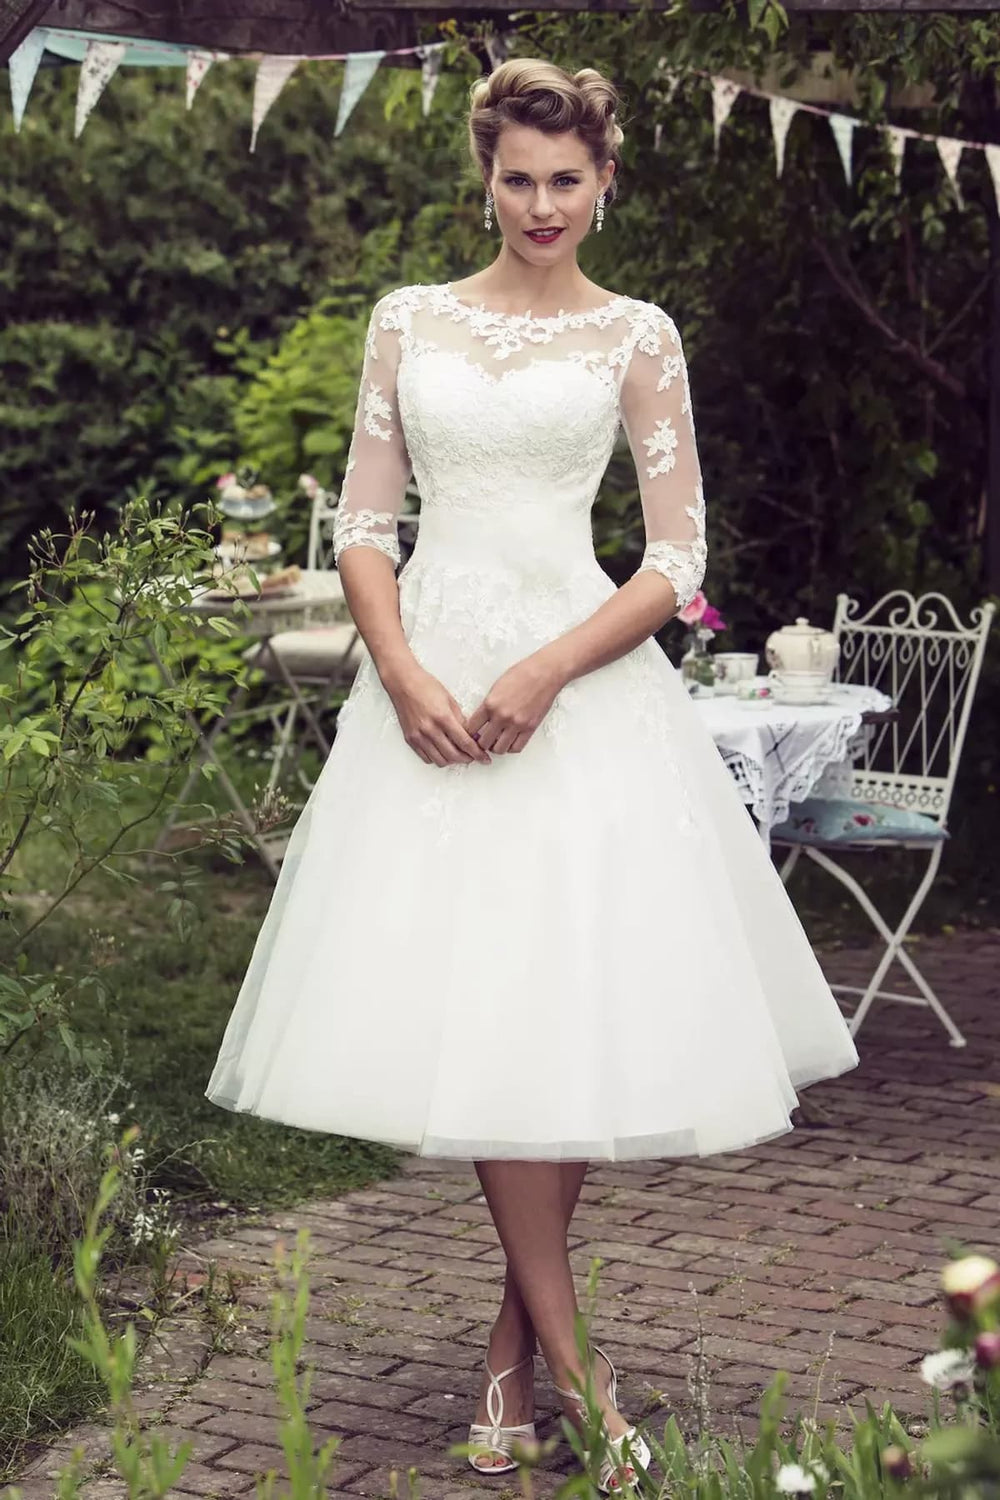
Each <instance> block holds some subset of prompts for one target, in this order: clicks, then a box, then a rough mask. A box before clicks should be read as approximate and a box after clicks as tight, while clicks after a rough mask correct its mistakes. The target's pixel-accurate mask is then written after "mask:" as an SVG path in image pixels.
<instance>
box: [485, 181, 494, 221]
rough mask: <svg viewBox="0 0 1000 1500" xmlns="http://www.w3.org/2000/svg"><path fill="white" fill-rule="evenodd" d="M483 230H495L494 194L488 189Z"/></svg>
mask: <svg viewBox="0 0 1000 1500" xmlns="http://www.w3.org/2000/svg"><path fill="white" fill-rule="evenodd" d="M483 228H484V229H492V228H493V194H492V193H491V192H490V190H489V188H487V189H486V204H485V209H484V212H483Z"/></svg>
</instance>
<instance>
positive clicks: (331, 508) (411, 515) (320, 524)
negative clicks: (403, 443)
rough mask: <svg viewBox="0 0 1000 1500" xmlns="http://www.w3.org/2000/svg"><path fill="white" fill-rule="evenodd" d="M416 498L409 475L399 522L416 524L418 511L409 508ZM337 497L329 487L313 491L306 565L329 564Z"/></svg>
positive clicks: (324, 566)
mask: <svg viewBox="0 0 1000 1500" xmlns="http://www.w3.org/2000/svg"><path fill="white" fill-rule="evenodd" d="M419 498H420V496H419V492H418V490H417V485H416V481H415V480H414V479H412V478H411V480H410V482H409V484H408V485H407V486H406V491H405V496H404V505H405V506H406V507H407V508H405V509H404V510H403V511H401V512H400V516H399V519H400V521H401V522H403V523H405V524H406V525H409V526H414V527H415V526H416V525H417V524H418V522H419V512H418V511H417V510H411V509H410V508H409V507H410V506H412V505H413V502H414V501H417V502H419ZM339 499H340V497H339V495H337V494H335V493H334V491H333V490H324V489H323V488H322V487H321V486H318V487H317V489H316V491H315V492H314V494H313V498H312V508H311V510H310V513H309V545H308V547H307V549H306V567H307V568H332V567H333V521H334V517H335V516H336V514H337V505H338V503H339Z"/></svg>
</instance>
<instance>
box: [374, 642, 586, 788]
mask: <svg viewBox="0 0 1000 1500" xmlns="http://www.w3.org/2000/svg"><path fill="white" fill-rule="evenodd" d="M562 686H563V682H562V679H561V678H560V677H559V675H558V673H557V672H556V671H555V670H554V668H553V667H552V666H551V665H549V664H548V663H547V662H546V661H544V660H543V658H541V657H540V656H538V655H535V656H528V657H525V658H524V660H523V661H519V662H515V664H514V665H513V666H512V667H508V669H507V671H506V672H504V673H503V674H502V675H501V676H500V677H498V678H497V680H496V682H495V683H494V684H493V686H492V687H491V688H490V690H489V692H488V693H487V694H486V697H485V698H484V699H483V701H482V702H481V703H480V704H479V706H478V708H476V709H474V710H473V712H472V713H471V714H470V715H469V716H468V718H466V717H465V715H464V714H463V713H462V709H461V706H460V704H459V703H458V702H457V701H456V700H455V698H453V697H452V695H451V693H449V691H448V689H447V688H446V687H445V685H444V683H442V682H440V681H439V680H438V678H436V677H435V676H434V675H433V673H431V672H428V671H426V670H425V668H423V667H420V666H418V667H415V668H414V669H413V670H412V671H411V672H410V673H408V675H407V677H406V678H405V680H404V681H403V682H402V683H401V684H400V685H399V686H398V687H396V688H395V689H394V691H393V692H392V701H393V706H394V707H395V709H396V714H397V716H398V718H399V723H400V727H401V728H402V731H403V738H404V739H405V740H406V743H407V744H408V745H409V746H410V748H411V749H412V750H414V751H415V752H416V753H417V755H419V756H420V758H421V760H423V761H426V762H427V763H428V765H436V766H447V765H456V764H464V763H465V762H467V761H472V760H478V761H479V762H481V763H482V764H485V765H489V763H490V753H489V752H490V751H492V752H493V753H494V754H496V755H504V754H507V753H508V752H510V753H511V754H517V752H518V751H520V750H523V749H524V747H525V745H526V744H527V743H528V741H529V740H530V739H531V736H532V735H533V734H534V732H535V730H536V729H537V728H538V726H539V724H540V723H541V722H542V720H543V719H544V717H545V715H546V714H547V713H548V711H549V709H550V708H551V707H552V704H553V702H554V700H555V697H556V694H557V693H558V692H559V689H560V688H561V687H562ZM473 735H478V739H474V738H473Z"/></svg>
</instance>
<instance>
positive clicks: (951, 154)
mask: <svg viewBox="0 0 1000 1500" xmlns="http://www.w3.org/2000/svg"><path fill="white" fill-rule="evenodd" d="M964 147H965V142H964V141H957V140H955V139H953V137H951V136H948V135H939V136H938V137H937V148H938V155H939V156H940V158H941V160H942V161H943V162H944V169H945V171H946V172H947V173H948V181H949V182H950V183H951V185H952V187H953V188H954V190H955V199H956V201H957V203H958V206H959V208H963V209H964V207H965V204H964V203H963V202H962V190H961V188H960V187H959V185H958V163H959V160H960V158H961V155H962V151H963V149H964Z"/></svg>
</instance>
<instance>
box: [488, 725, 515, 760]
mask: <svg viewBox="0 0 1000 1500" xmlns="http://www.w3.org/2000/svg"><path fill="white" fill-rule="evenodd" d="M520 732H521V731H520V730H519V729H517V728H516V727H515V726H514V725H513V724H508V725H507V727H506V728H505V729H501V731H500V733H499V734H498V735H497V737H496V739H495V740H494V742H493V747H492V748H493V754H494V755H506V754H507V751H508V750H509V749H510V747H511V745H512V744H513V743H514V741H515V740H516V739H517V737H518V735H519V734H520Z"/></svg>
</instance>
